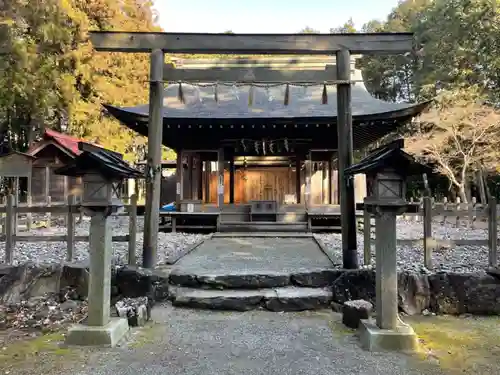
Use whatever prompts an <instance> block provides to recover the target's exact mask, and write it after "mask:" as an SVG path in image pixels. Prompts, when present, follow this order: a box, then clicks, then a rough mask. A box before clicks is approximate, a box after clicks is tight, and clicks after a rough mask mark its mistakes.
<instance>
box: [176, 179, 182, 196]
mask: <svg viewBox="0 0 500 375" xmlns="http://www.w3.org/2000/svg"><path fill="white" fill-rule="evenodd" d="M175 193H176V194H177V195H180V193H181V183H180V182H178V183H177V184H176V185H175Z"/></svg>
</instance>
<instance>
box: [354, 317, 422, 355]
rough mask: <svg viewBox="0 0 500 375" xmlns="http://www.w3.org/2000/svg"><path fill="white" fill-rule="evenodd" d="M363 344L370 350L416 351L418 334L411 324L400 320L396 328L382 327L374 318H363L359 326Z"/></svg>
mask: <svg viewBox="0 0 500 375" xmlns="http://www.w3.org/2000/svg"><path fill="white" fill-rule="evenodd" d="M359 332H360V339H361V346H362V347H363V348H364V349H366V350H369V351H374V352H377V351H387V350H391V351H401V352H414V351H416V350H417V348H418V339H417V335H416V334H415V331H414V330H413V328H411V327H410V326H409V325H407V324H405V323H403V322H401V321H400V322H399V325H398V327H397V328H396V329H395V330H387V329H380V328H379V327H378V326H377V324H376V323H375V321H374V320H373V319H369V320H362V321H361V324H360V326H359Z"/></svg>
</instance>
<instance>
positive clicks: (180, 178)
mask: <svg viewBox="0 0 500 375" xmlns="http://www.w3.org/2000/svg"><path fill="white" fill-rule="evenodd" d="M183 154H184V152H183V151H182V150H178V151H177V166H176V171H175V176H176V179H177V181H176V184H175V207H176V208H177V210H179V211H180V209H181V201H182V200H183V199H184V165H183V163H182V158H183Z"/></svg>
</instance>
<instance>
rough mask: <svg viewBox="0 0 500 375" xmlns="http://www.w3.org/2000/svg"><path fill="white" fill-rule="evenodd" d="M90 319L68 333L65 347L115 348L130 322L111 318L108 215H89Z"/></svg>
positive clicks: (110, 231)
mask: <svg viewBox="0 0 500 375" xmlns="http://www.w3.org/2000/svg"><path fill="white" fill-rule="evenodd" d="M90 215H91V219H90V241H89V251H90V276H89V292H88V318H87V322H86V323H85V324H76V325H74V326H72V327H70V329H69V330H68V333H67V334H66V344H68V345H84V346H111V347H113V346H116V344H117V343H118V342H120V341H121V340H122V339H123V338H124V336H125V335H126V334H127V333H128V331H129V326H128V321H127V319H123V318H110V309H111V302H110V300H111V298H110V297H111V296H110V294H111V255H112V230H111V220H110V217H109V215H108V213H107V212H104V211H92V212H90Z"/></svg>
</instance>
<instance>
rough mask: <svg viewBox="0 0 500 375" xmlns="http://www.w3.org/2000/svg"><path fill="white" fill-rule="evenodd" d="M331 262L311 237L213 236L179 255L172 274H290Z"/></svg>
mask: <svg viewBox="0 0 500 375" xmlns="http://www.w3.org/2000/svg"><path fill="white" fill-rule="evenodd" d="M332 268H334V265H333V264H332V262H331V261H330V259H329V258H328V257H327V256H326V255H325V253H323V252H322V250H321V249H320V247H319V246H318V244H317V243H316V241H315V240H314V238H312V237H305V238H303V237H289V236H287V237H274V238H272V237H267V238H266V237H264V238H248V237H244V236H238V237H213V238H212V239H210V240H207V241H206V242H204V243H203V244H202V245H201V246H199V247H198V248H196V249H195V250H194V251H193V252H191V253H189V254H188V255H186V256H185V257H184V258H181V259H180V260H179V261H178V262H177V263H176V264H175V265H174V267H173V268H172V272H173V273H184V274H208V275H214V274H215V275H216V274H224V273H228V272H230V273H235V274H237V273H247V274H252V273H253V274H262V273H266V272H267V273H273V274H275V273H283V274H292V273H299V272H304V271H311V270H317V269H332Z"/></svg>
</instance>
